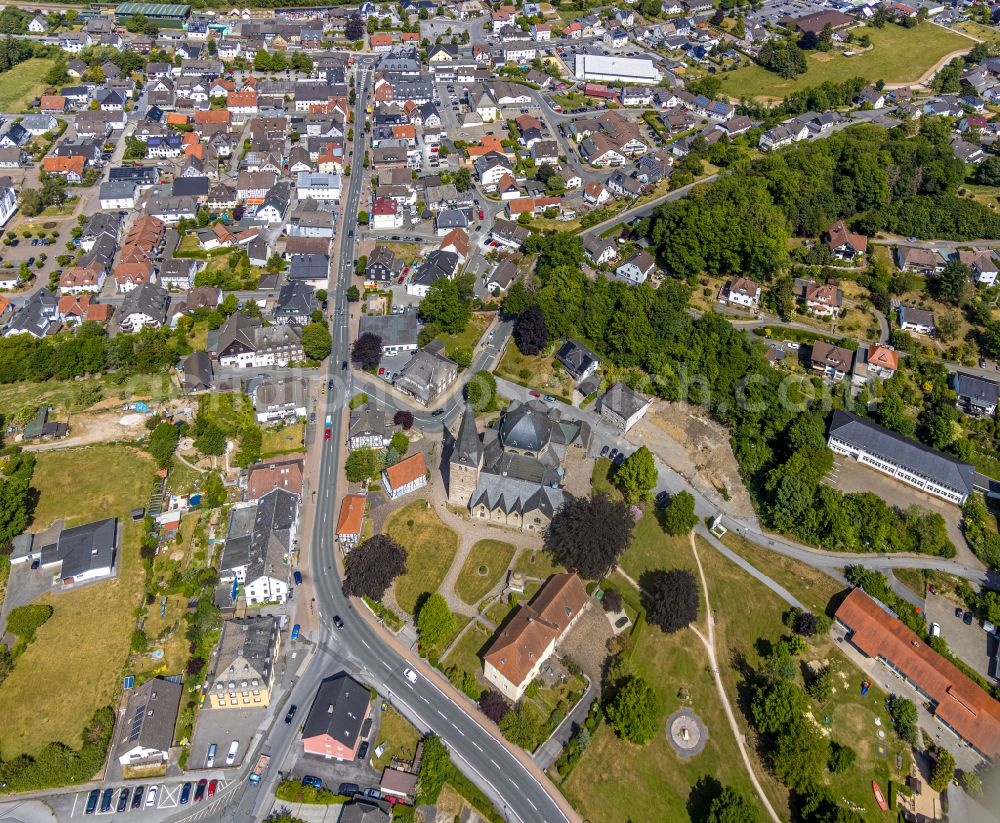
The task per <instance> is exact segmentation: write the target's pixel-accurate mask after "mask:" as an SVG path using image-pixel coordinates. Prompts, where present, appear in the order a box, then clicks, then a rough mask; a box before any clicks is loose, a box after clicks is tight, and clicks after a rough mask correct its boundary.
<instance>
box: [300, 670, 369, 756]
mask: <svg viewBox="0 0 1000 823" xmlns="http://www.w3.org/2000/svg"><path fill="white" fill-rule="evenodd" d="M370 701H371V693H370V692H369V691H368V687H367V686H363V685H362V684H361V683H359V682H358V681H357V680H355V679H354V678H353V677H351V676H349V675H347V674H344V673H343V672H341V673H340V674H336V675H334V676H333V677H329V678H327V679H326V680H324V681H323V682H322V683H320V686H319V690H318V691H317V692H316V699H315V700H313V704H312V708H311V709H310V710H309V716H308V717H307V718H306V722H305V725H304V726H303V727H302V737H303V738H309V737H317V736H319V735H329V736H330V737H332V738H333V739H334V740H336V741H338V742H339V743H342V744H343V745H345V746H348V747H353V746H354V744H355V743H356V742H357V739H358V735H359V734H360V733H361V724H362V723H364V721H365V714H366V713H367V711H368V704H369V702H370Z"/></svg>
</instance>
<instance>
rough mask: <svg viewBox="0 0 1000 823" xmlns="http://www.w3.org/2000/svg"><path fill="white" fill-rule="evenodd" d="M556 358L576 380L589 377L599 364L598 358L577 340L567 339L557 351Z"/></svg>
mask: <svg viewBox="0 0 1000 823" xmlns="http://www.w3.org/2000/svg"><path fill="white" fill-rule="evenodd" d="M556 360H558V361H559V362H560V363H562V365H563V367H564V368H565V369H566V371H567V372H568V373H569V375H570V376H571V377H572V378H573V379H574V380H576V381H577V382H579V381H581V380H584V379H585V378H587V377H590V376H591V375H592V374H594V372H596V371H597V368H598V367H599V366H600V365H601V361H600V359H599V358H598V357H597V355H596V354H594V353H593V352H592V351H591V350H590V349H589V348H587V347H586V346H585V345H584V344H583V343H581V342H580V341H579V340H572V339H570V340H567V341H566V342H565V343H563V345H562V347H561V348H560V349H559V351H557V352H556Z"/></svg>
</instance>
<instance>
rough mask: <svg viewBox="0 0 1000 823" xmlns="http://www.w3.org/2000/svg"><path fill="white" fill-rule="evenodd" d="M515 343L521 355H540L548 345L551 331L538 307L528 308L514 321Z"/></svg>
mask: <svg viewBox="0 0 1000 823" xmlns="http://www.w3.org/2000/svg"><path fill="white" fill-rule="evenodd" d="M514 342H515V343H517V348H518V350H519V351H520V352H521V354H540V353H541V352H542V350H543V349H544V348H545V347H546V345H548V342H549V330H548V328H547V327H546V325H545V315H544V314H542V310H541V309H540V308H539V307H538V306H528V308H526V309H525V310H524V311H523V312H521V313H520V314H519V315H518V316H517V320H515V321H514Z"/></svg>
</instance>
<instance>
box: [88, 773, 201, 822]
mask: <svg viewBox="0 0 1000 823" xmlns="http://www.w3.org/2000/svg"><path fill="white" fill-rule="evenodd" d="M218 789H219V781H218V780H208V779H207V778H204V777H203V778H202V779H201V780H199V781H198V782H197V783H193V782H191V781H188V782H187V783H185V784H184V785H183V786H181V793H180V797H179V798H178V803H179V805H181V806H186V805H187V804H188V803H190V802H191V800H192V796H193V799H194V802H195V803H200V802H201V801H202V800H204V799H205V798H206V797H214V796H215V793H216V792H217V791H218ZM116 792H117V793H118V801H117V803H116V802H115V793H116ZM158 796H159V786H150V787H149V789H148V790H147V789H146V787H145V786H136V787H135V788H134V789H133V788H131V787H129V786H125V787H124V788H121V789H117V788H115V787H109V788H107V789H104V790H103V791H102V790H101V789H93V790H92V791H91V792H90V794H89V795H88V796H87V805H86V806H85V807H84V810H83V813H84V814H110V813H112V812H115V813H117V814H123V813H126V812H129V811H134V810H135V809H139V808H146V809H150V808H153V807H154V806H155V805H156V799H157V797H158ZM130 800H131V802H130Z"/></svg>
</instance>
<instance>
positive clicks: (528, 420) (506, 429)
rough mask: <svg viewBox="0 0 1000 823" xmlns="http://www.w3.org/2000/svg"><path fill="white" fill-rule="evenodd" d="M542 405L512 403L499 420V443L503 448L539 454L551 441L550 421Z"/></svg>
mask: <svg viewBox="0 0 1000 823" xmlns="http://www.w3.org/2000/svg"><path fill="white" fill-rule="evenodd" d="M546 411H547V410H546V409H545V407H544V405H543V406H542V408H538V407H537V406H536V404H534V403H521V404H518V405H515V404H514V403H512V404H511V405H510V406H509V407H508V408H507V412H506V413H505V414H504V415H503V417H502V418H501V420H500V442H501V443H502V445H503V446H504V448H513V449H519V450H520V449H524V450H526V451H532V452H539V451H541V450H542V449H543V448H544V447H545V446H546V445H547V444H548V443H549V441H550V440H551V439H552V423H553V421H552V419H551V418H550V417H549V415H548V414H547V413H546Z"/></svg>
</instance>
